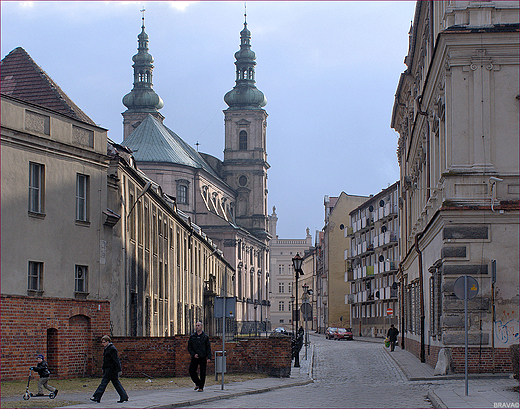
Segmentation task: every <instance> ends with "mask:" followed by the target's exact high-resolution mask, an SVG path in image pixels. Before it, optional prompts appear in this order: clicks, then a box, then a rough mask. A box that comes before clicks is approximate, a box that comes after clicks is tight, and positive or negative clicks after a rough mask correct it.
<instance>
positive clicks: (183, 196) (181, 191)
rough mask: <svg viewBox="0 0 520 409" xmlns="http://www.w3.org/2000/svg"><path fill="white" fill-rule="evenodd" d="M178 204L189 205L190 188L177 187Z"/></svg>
mask: <svg viewBox="0 0 520 409" xmlns="http://www.w3.org/2000/svg"><path fill="white" fill-rule="evenodd" d="M177 203H179V204H188V186H185V185H179V186H177Z"/></svg>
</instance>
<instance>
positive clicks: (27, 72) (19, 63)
mask: <svg viewBox="0 0 520 409" xmlns="http://www.w3.org/2000/svg"><path fill="white" fill-rule="evenodd" d="M0 73H1V81H2V82H1V86H2V90H1V91H2V93H3V94H6V95H11V96H13V97H16V98H18V99H21V100H24V101H27V102H30V103H33V104H37V105H41V106H44V107H46V108H49V109H52V110H54V111H57V112H60V113H62V114H64V115H66V116H68V117H71V118H73V119H76V120H79V121H82V122H86V123H89V124H91V125H96V123H95V122H94V121H93V120H92V119H91V118H90V117H89V116H88V115H87V114H85V112H83V111H82V110H81V108H79V107H78V106H77V105H76V104H75V103H74V101H72V100H71V99H70V98H69V96H68V95H67V94H66V93H65V92H64V91H63V90H62V89H61V88H60V87H59V85H58V84H57V83H56V82H54V80H53V79H52V78H51V77H50V76H49V74H47V73H46V72H45V70H43V69H42V68H41V67H40V66H39V65H38V64H37V63H36V62H35V61H34V59H33V58H32V57H31V56H30V55H29V53H27V51H25V49H23V48H22V47H17V48H15V49H14V50H12V51H11V52H10V53H9V54H7V55H6V56H5V57H4V59H3V60H2V62H1V70H0ZM38 81H39V82H40V84H37V83H36V82H38ZM38 88H39V89H38ZM45 91H47V92H45Z"/></svg>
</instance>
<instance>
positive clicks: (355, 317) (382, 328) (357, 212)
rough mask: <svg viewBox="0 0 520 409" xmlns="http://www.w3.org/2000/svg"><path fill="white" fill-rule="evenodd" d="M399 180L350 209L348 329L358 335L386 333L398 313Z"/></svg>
mask: <svg viewBox="0 0 520 409" xmlns="http://www.w3.org/2000/svg"><path fill="white" fill-rule="evenodd" d="M398 197H399V182H396V183H394V184H393V185H391V186H389V187H388V188H386V189H384V190H382V191H381V192H379V193H378V194H377V195H375V196H371V197H370V199H368V200H367V201H366V202H364V203H363V204H362V205H360V206H359V207H357V208H356V209H354V210H353V211H352V212H350V225H351V226H352V227H349V228H348V237H351V238H352V240H351V242H350V245H351V247H350V256H349V265H348V267H347V279H348V281H349V282H350V284H351V291H350V294H349V295H348V303H349V304H350V305H351V309H352V329H353V331H354V333H355V334H359V336H370V337H386V333H387V331H388V328H390V324H394V325H396V326H397V316H398V315H399V300H398V294H399V282H398V279H397V270H398V266H399V217H398Z"/></svg>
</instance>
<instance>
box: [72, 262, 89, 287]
mask: <svg viewBox="0 0 520 409" xmlns="http://www.w3.org/2000/svg"><path fill="white" fill-rule="evenodd" d="M75 270H76V271H75V273H74V291H75V292H77V293H86V292H88V290H87V273H88V267H87V266H79V265H76V268H75Z"/></svg>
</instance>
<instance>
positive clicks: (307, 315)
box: [300, 302, 312, 321]
mask: <svg viewBox="0 0 520 409" xmlns="http://www.w3.org/2000/svg"><path fill="white" fill-rule="evenodd" d="M300 308H301V311H302V317H303V320H304V321H311V320H312V305H311V304H309V303H308V302H304V303H302V305H301V307H300Z"/></svg>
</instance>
